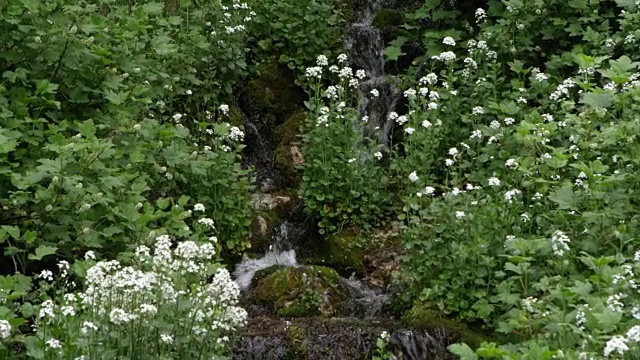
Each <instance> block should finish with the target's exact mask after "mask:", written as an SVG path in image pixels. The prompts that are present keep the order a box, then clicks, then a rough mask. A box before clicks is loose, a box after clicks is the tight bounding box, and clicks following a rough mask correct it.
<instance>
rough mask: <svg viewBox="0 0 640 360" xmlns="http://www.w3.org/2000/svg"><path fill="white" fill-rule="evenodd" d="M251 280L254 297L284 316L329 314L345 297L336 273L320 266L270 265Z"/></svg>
mask: <svg viewBox="0 0 640 360" xmlns="http://www.w3.org/2000/svg"><path fill="white" fill-rule="evenodd" d="M265 272H269V273H268V274H266V273H265ZM254 283H255V284H256V285H255V287H254V289H253V299H254V300H255V301H256V302H258V303H262V304H266V305H269V306H271V307H272V308H273V310H274V311H275V312H276V313H277V314H278V315H280V316H285V317H302V316H317V315H326V316H331V315H333V314H334V313H335V311H336V309H337V308H339V304H340V303H342V302H343V301H344V300H346V299H347V296H346V291H345V289H344V288H343V287H342V284H341V282H340V276H339V275H338V273H337V272H336V271H335V270H333V269H330V268H327V267H323V266H298V267H286V268H283V267H279V268H277V269H275V270H273V269H272V268H270V269H266V270H263V272H259V273H258V274H256V278H255V279H254Z"/></svg>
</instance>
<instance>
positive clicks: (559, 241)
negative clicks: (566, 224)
mask: <svg viewBox="0 0 640 360" xmlns="http://www.w3.org/2000/svg"><path fill="white" fill-rule="evenodd" d="M570 242H571V240H570V239H569V237H568V236H567V235H565V233H563V232H562V231H560V230H556V231H555V232H554V233H553V235H551V248H552V249H553V253H554V254H555V255H557V256H564V253H565V252H566V251H569V245H568V244H569V243H570Z"/></svg>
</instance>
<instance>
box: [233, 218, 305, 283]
mask: <svg viewBox="0 0 640 360" xmlns="http://www.w3.org/2000/svg"><path fill="white" fill-rule="evenodd" d="M293 227H294V226H293V224H292V223H290V222H288V221H285V222H283V223H281V224H280V225H279V226H277V227H276V228H275V229H274V233H273V235H272V237H271V239H272V240H271V245H270V246H269V250H268V251H267V253H266V254H264V256H263V257H261V258H259V259H250V258H249V257H248V256H247V255H246V254H245V255H244V256H243V257H242V262H240V264H238V265H237V266H236V270H235V271H234V272H233V275H234V277H235V279H236V283H237V284H238V286H239V287H240V289H241V290H247V289H248V288H249V286H251V280H253V277H254V276H255V274H256V273H257V272H258V271H260V270H263V269H268V268H270V267H272V266H276V265H280V266H297V265H298V262H297V261H296V251H295V250H293V249H292V244H291V233H292V231H293Z"/></svg>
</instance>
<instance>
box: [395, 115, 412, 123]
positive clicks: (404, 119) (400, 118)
mask: <svg viewBox="0 0 640 360" xmlns="http://www.w3.org/2000/svg"><path fill="white" fill-rule="evenodd" d="M407 121H409V119H407V117H406V116H405V115H402V116H399V117H398V118H397V119H396V123H398V125H404V124H405V123H406V122H407Z"/></svg>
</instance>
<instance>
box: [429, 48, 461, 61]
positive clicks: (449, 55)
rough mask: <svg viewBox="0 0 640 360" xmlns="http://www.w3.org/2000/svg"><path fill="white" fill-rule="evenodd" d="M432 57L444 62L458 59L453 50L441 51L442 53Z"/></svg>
mask: <svg viewBox="0 0 640 360" xmlns="http://www.w3.org/2000/svg"><path fill="white" fill-rule="evenodd" d="M431 58H432V59H434V60H439V61H442V62H443V63H448V62H451V61H453V60H455V59H456V54H455V53H454V52H453V51H445V52H443V53H440V55H434V56H432V57H431Z"/></svg>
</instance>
